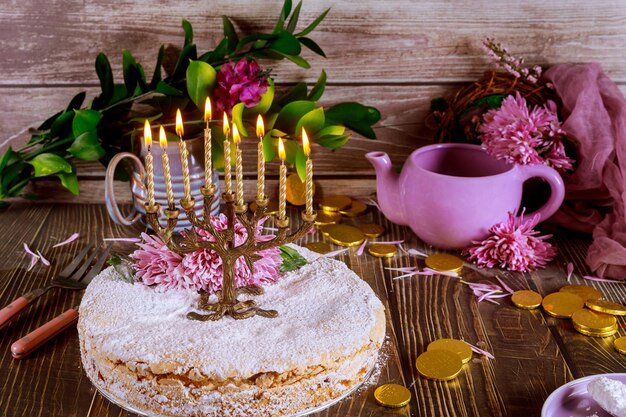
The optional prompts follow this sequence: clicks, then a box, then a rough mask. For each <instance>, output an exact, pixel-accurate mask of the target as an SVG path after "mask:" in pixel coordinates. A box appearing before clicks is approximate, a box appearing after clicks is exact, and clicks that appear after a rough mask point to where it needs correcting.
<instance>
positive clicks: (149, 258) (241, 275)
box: [131, 214, 282, 293]
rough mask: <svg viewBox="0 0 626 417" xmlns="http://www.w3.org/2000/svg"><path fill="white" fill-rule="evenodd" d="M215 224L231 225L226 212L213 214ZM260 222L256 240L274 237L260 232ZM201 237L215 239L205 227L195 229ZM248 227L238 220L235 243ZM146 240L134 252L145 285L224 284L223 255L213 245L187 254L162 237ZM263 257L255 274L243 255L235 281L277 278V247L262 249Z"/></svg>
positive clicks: (213, 289)
mask: <svg viewBox="0 0 626 417" xmlns="http://www.w3.org/2000/svg"><path fill="white" fill-rule="evenodd" d="M211 222H212V223H213V226H214V227H215V228H216V229H217V230H218V231H222V230H225V229H226V228H227V227H228V220H227V218H226V216H225V215H223V214H220V215H219V216H212V217H211ZM262 223H263V221H261V222H259V224H258V225H257V240H258V241H263V240H268V239H271V238H272V237H273V236H272V235H260V231H261V225H262ZM196 233H197V234H198V236H199V237H200V238H201V239H204V240H206V241H213V240H214V238H213V236H211V235H210V234H209V233H208V232H206V231H205V230H196ZM247 235H248V234H247V232H246V229H245V228H244V227H243V225H242V224H241V223H239V222H237V223H236V224H235V245H236V246H239V245H241V244H242V243H244V242H245V240H246V238H247ZM142 238H143V240H144V243H142V244H139V246H140V247H141V249H139V250H136V251H135V252H134V253H133V254H132V255H131V256H132V257H133V258H134V259H135V270H136V271H137V277H139V278H140V279H141V281H142V282H143V283H144V284H146V285H156V286H157V288H158V289H161V290H165V289H193V290H205V291H207V292H209V293H214V292H216V291H219V290H220V289H221V288H222V280H223V266H222V259H221V258H220V257H219V256H218V255H217V253H216V252H215V251H213V250H211V249H200V250H196V251H194V252H191V253H188V254H186V255H185V256H184V257H181V256H180V255H177V254H176V253H174V252H172V251H170V250H169V249H168V248H167V246H165V244H163V242H161V240H160V239H158V238H157V237H155V236H148V235H146V234H142ZM258 254H259V255H260V256H261V259H259V260H258V261H256V262H255V263H254V274H251V273H250V270H249V269H248V266H247V265H246V263H245V261H244V259H243V258H239V259H237V261H236V262H235V285H236V286H237V287H243V286H247V285H264V284H271V283H274V282H276V280H277V278H278V274H279V272H280V270H279V268H280V265H281V263H282V257H281V255H280V249H279V248H278V247H276V248H271V249H267V250H263V251H259V252H258Z"/></svg>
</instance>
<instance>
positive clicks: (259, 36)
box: [236, 33, 276, 51]
mask: <svg viewBox="0 0 626 417" xmlns="http://www.w3.org/2000/svg"><path fill="white" fill-rule="evenodd" d="M274 38H276V34H273V33H255V34H253V35H249V36H246V37H245V38H243V39H240V40H239V42H238V43H237V48H236V50H237V51H238V50H240V49H241V48H243V47H244V46H246V45H247V44H249V43H251V42H255V47H256V42H257V41H269V40H272V39H274Z"/></svg>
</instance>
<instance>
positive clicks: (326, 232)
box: [317, 212, 335, 237]
mask: <svg viewBox="0 0 626 417" xmlns="http://www.w3.org/2000/svg"><path fill="white" fill-rule="evenodd" d="M317 214H318V215H319V212H318V213H317ZM334 226H335V225H334V224H327V225H325V226H320V227H318V230H319V231H320V232H322V234H323V235H324V236H326V237H328V235H329V234H330V230H331V229H332V228H333V227H334Z"/></svg>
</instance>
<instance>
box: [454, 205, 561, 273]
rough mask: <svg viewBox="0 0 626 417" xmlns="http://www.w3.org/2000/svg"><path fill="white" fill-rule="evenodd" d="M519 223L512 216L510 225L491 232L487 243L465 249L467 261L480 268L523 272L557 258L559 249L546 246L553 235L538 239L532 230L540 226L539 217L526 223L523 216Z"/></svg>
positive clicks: (500, 224) (504, 224) (497, 225)
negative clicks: (498, 268)
mask: <svg viewBox="0 0 626 417" xmlns="http://www.w3.org/2000/svg"><path fill="white" fill-rule="evenodd" d="M519 223H520V224H519V225H518V224H517V221H516V218H515V215H514V214H513V213H509V218H508V220H507V221H505V222H502V223H498V224H496V225H494V226H492V227H491V228H490V229H489V233H490V236H489V237H488V238H487V239H485V240H483V241H482V242H476V241H475V242H474V246H471V247H470V248H468V249H466V253H468V254H469V255H470V256H469V258H468V260H469V261H473V262H474V263H475V264H477V265H478V266H479V267H481V268H483V267H487V268H493V267H494V266H499V267H501V268H506V269H508V270H510V271H520V272H524V271H529V270H533V269H536V268H543V267H545V266H546V264H547V263H548V262H550V261H551V260H552V259H554V257H555V256H556V249H555V248H554V247H553V246H552V245H551V244H550V243H549V242H546V239H549V238H550V237H552V235H544V236H538V234H539V232H538V231H536V230H534V229H533V228H534V227H535V226H536V225H537V223H539V215H538V214H536V215H535V216H533V217H532V218H531V219H530V220H526V221H525V220H524V215H523V213H522V216H521V217H520V220H519Z"/></svg>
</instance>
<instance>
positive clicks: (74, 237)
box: [52, 233, 80, 248]
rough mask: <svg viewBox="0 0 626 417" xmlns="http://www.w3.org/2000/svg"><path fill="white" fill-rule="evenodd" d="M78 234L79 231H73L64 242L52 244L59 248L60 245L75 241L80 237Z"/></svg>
mask: <svg viewBox="0 0 626 417" xmlns="http://www.w3.org/2000/svg"><path fill="white" fill-rule="evenodd" d="M78 236H80V235H79V234H78V233H72V235H71V236H70V237H68V238H67V239H65V240H64V241H63V242H59V243H57V244H56V245H54V246H52V247H53V248H58V247H59V246H63V245H67V244H68V243H72V242H73V241H75V240H76V239H78Z"/></svg>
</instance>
